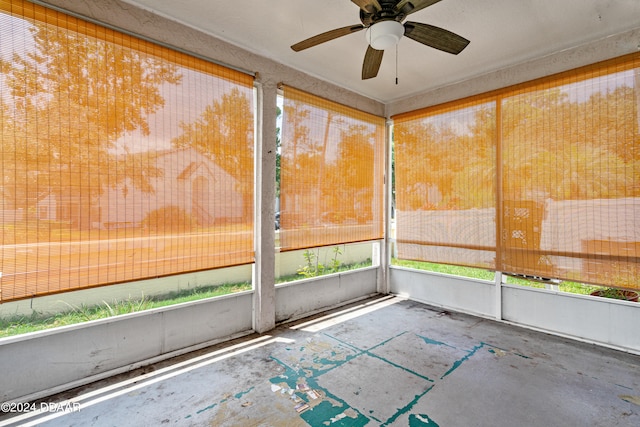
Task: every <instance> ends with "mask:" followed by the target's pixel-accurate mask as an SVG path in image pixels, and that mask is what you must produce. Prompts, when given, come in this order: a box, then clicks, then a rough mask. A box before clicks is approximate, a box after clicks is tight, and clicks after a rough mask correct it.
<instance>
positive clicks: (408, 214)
mask: <svg viewBox="0 0 640 427" xmlns="http://www.w3.org/2000/svg"><path fill="white" fill-rule="evenodd" d="M495 105H496V104H495V101H491V100H486V99H481V100H477V101H473V102H465V103H457V104H454V105H451V106H449V107H447V108H438V109H431V110H424V111H422V112H417V113H416V114H411V115H406V116H404V117H397V118H395V120H394V140H395V161H396V168H395V171H396V179H395V189H396V208H397V209H396V220H397V227H396V239H397V244H398V257H400V258H403V259H413V260H429V261H432V262H440V263H449V264H462V265H469V266H478V267H484V268H493V267H494V266H495V263H494V260H495V246H496V223H495V217H496V208H495V206H496V195H495V187H496V186H495V184H496V135H495V133H496V132H495V131H496V128H495V115H496V107H495Z"/></svg>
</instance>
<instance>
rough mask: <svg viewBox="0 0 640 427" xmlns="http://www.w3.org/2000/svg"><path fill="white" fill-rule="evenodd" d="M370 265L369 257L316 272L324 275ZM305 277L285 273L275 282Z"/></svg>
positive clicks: (303, 277)
mask: <svg viewBox="0 0 640 427" xmlns="http://www.w3.org/2000/svg"><path fill="white" fill-rule="evenodd" d="M371 265H372V263H371V259H367V260H366V261H363V262H357V263H354V264H341V265H340V266H339V267H337V268H336V269H335V270H332V271H325V272H323V273H322V274H318V276H325V275H327V274H332V273H340V272H342V271H349V270H356V269H358V268H364V267H371ZM306 278H307V277H306V276H305V275H304V274H301V273H293V274H287V275H284V276H280V277H278V278H276V284H280V283H287V282H293V281H295V280H302V279H306Z"/></svg>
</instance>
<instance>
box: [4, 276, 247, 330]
mask: <svg viewBox="0 0 640 427" xmlns="http://www.w3.org/2000/svg"><path fill="white" fill-rule="evenodd" d="M250 289H251V283H249V282H245V283H235V284H224V285H213V286H201V287H199V288H196V289H188V290H182V291H176V292H171V293H169V294H166V295H162V296H155V297H146V296H141V297H140V298H127V299H126V300H114V301H103V302H102V304H99V305H95V306H86V305H80V306H73V305H70V304H67V306H68V310H65V311H64V312H61V313H56V314H50V315H47V314H42V313H37V312H34V313H32V314H31V315H30V316H11V317H6V318H0V338H1V337H8V336H13V335H19V334H24V333H27V332H35V331H41V330H44V329H51V328H56V327H58V326H65V325H74V324H77V323H82V322H86V321H89V320H96V319H104V318H107V317H112V316H118V315H121V314H127V313H134V312H137V311H142V310H148V309H151V308H158V307H166V306H169V305H174V304H180V303H183V302H189V301H196V300H200V299H204V298H211V297H216V296H221V295H227V294H231V293H235V292H241V291H246V290H250Z"/></svg>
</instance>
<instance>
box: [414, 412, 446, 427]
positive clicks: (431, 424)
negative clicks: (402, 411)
mask: <svg viewBox="0 0 640 427" xmlns="http://www.w3.org/2000/svg"><path fill="white" fill-rule="evenodd" d="M425 426H426V427H439V426H438V424H436V423H435V421H433V420H432V419H431V418H429V417H428V416H427V415H424V414H420V415H416V414H411V415H409V427H425Z"/></svg>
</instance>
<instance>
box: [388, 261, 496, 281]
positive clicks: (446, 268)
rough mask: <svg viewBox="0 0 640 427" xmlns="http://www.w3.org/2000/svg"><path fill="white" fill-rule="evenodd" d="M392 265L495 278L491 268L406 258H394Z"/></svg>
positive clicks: (488, 278)
mask: <svg viewBox="0 0 640 427" xmlns="http://www.w3.org/2000/svg"><path fill="white" fill-rule="evenodd" d="M391 264H392V265H397V266H400V267H408V268H415V269H417V270H426V271H433V272H435V273H444V274H451V275H453V276H463V277H471V278H474V279H484V280H493V278H494V277H495V273H494V272H493V271H490V270H483V269H481V268H474V267H462V266H458V265H449V264H435V263H432V262H422V261H409V260H404V259H396V258H394V259H392V260H391Z"/></svg>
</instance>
